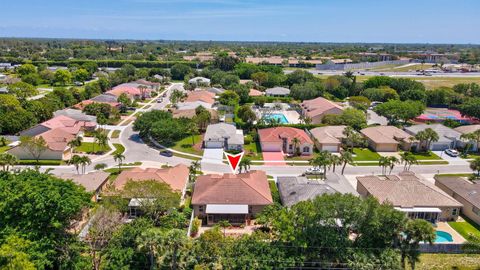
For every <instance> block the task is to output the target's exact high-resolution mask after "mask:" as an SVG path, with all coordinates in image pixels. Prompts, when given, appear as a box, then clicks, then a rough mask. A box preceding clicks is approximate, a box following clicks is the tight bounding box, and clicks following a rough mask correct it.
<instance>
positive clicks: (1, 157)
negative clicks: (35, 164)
mask: <svg viewBox="0 0 480 270" xmlns="http://www.w3.org/2000/svg"><path fill="white" fill-rule="evenodd" d="M17 163H18V158H17V157H16V156H14V155H12V154H10V153H0V166H2V170H4V171H5V170H6V171H9V170H10V167H13V166H15V165H17Z"/></svg>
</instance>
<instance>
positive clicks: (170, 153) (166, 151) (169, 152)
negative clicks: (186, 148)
mask: <svg viewBox="0 0 480 270" xmlns="http://www.w3.org/2000/svg"><path fill="white" fill-rule="evenodd" d="M160 155H161V156H164V157H172V156H173V153H172V151H168V150H165V151H160Z"/></svg>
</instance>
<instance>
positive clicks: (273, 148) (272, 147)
mask: <svg viewBox="0 0 480 270" xmlns="http://www.w3.org/2000/svg"><path fill="white" fill-rule="evenodd" d="M280 151H282V148H281V145H279V144H273V143H272V144H270V143H262V152H280Z"/></svg>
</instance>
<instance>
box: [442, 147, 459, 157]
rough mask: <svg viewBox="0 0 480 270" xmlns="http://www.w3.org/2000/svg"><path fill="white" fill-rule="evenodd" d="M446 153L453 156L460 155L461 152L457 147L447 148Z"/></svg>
mask: <svg viewBox="0 0 480 270" xmlns="http://www.w3.org/2000/svg"><path fill="white" fill-rule="evenodd" d="M445 154H447V155H449V156H451V157H458V156H459V155H460V153H459V152H458V151H457V150H455V149H447V150H445Z"/></svg>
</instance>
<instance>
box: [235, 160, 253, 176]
mask: <svg viewBox="0 0 480 270" xmlns="http://www.w3.org/2000/svg"><path fill="white" fill-rule="evenodd" d="M251 165H252V160H251V159H250V158H248V157H244V158H242V160H241V161H240V163H239V164H238V169H239V172H240V173H242V171H244V172H248V171H249V170H250V166H251Z"/></svg>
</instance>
